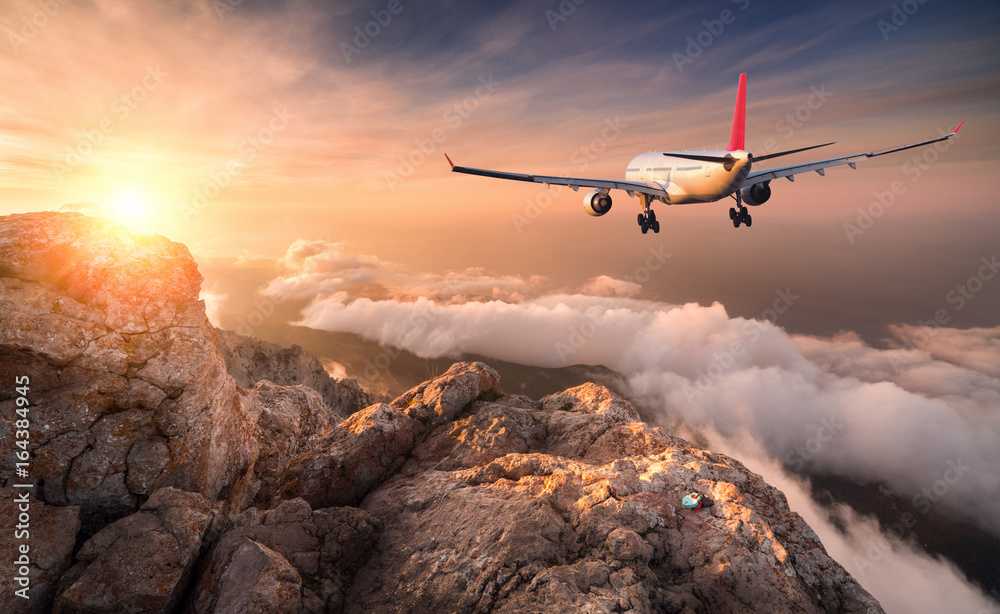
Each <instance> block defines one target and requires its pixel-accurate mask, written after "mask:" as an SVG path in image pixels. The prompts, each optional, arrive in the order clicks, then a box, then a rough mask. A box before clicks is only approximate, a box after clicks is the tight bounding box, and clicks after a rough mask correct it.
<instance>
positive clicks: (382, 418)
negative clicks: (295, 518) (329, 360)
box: [280, 363, 500, 508]
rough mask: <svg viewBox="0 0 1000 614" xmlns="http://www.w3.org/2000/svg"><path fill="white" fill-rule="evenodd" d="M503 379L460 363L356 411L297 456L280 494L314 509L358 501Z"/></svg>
mask: <svg viewBox="0 0 1000 614" xmlns="http://www.w3.org/2000/svg"><path fill="white" fill-rule="evenodd" d="M499 381H500V376H499V375H498V374H497V372H496V371H495V370H493V369H492V368H490V367H488V366H486V365H484V364H482V363H456V364H455V365H453V366H452V367H451V368H450V369H448V371H447V372H446V373H444V374H443V375H441V376H439V377H437V378H435V379H433V380H431V381H430V382H427V383H425V384H422V385H420V386H418V387H416V388H414V389H412V390H410V391H408V392H407V393H405V394H404V395H402V396H401V397H399V398H398V399H396V400H395V401H393V402H392V405H386V404H384V403H382V404H379V405H372V406H371V407H367V408H365V409H363V410H361V411H359V412H357V413H356V414H354V415H352V416H351V417H350V418H348V419H347V420H344V421H343V422H342V423H340V424H339V425H338V426H337V429H336V430H335V431H334V433H333V434H331V435H330V436H329V437H327V438H326V439H324V440H323V441H322V442H320V443H319V444H318V445H317V446H316V448H315V449H314V450H313V451H311V452H308V453H305V454H302V455H300V456H299V457H298V458H296V459H295V461H294V462H293V464H292V465H291V467H290V468H289V470H288V471H287V472H286V475H285V477H284V478H283V480H282V481H283V488H282V491H281V494H280V498H292V497H301V498H303V499H305V500H306V501H308V502H309V504H310V505H312V506H313V507H314V508H324V507H333V506H337V505H353V504H355V503H357V502H358V501H360V500H361V499H362V498H364V497H365V495H367V494H368V493H369V492H370V491H371V490H372V489H373V488H375V487H376V486H377V485H378V484H380V483H381V482H383V481H384V480H385V479H386V478H388V477H389V476H390V475H391V474H392V473H393V472H394V471H395V470H396V469H398V468H399V467H400V466H401V465H402V464H403V462H404V461H405V460H406V456H407V455H409V453H410V451H411V450H412V449H413V447H414V445H416V444H417V443H418V442H419V441H420V439H421V438H422V437H423V435H424V434H425V433H426V432H427V431H429V430H430V429H432V428H434V427H436V426H439V425H441V424H444V423H445V422H447V421H448V420H451V419H452V418H453V417H454V416H456V415H457V414H458V413H459V412H461V411H462V410H463V409H464V408H465V407H466V406H468V405H469V403H471V402H472V401H473V400H474V399H476V398H477V397H479V395H481V394H483V393H484V392H486V391H489V390H492V389H494V388H496V386H497V384H498V383H499Z"/></svg>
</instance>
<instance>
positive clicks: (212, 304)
mask: <svg viewBox="0 0 1000 614" xmlns="http://www.w3.org/2000/svg"><path fill="white" fill-rule="evenodd" d="M198 298H200V299H201V300H203V301H205V316H206V317H208V321H209V322H211V323H212V326H220V322H222V311H223V310H222V305H223V303H225V302H226V301H227V300H229V296H228V295H226V294H221V293H219V292H216V291H214V290H202V291H201V295H200V296H199V297H198Z"/></svg>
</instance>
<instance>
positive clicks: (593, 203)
mask: <svg viewBox="0 0 1000 614" xmlns="http://www.w3.org/2000/svg"><path fill="white" fill-rule="evenodd" d="M583 210H584V211H586V212H587V215H593V216H594V217H601V216H602V215H604V214H605V213H607V212H608V211H611V195H610V194H608V193H607V192H601V191H600V190H591V191H589V192H587V193H586V194H585V195H584V196H583Z"/></svg>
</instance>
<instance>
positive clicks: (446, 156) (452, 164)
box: [444, 154, 455, 168]
mask: <svg viewBox="0 0 1000 614" xmlns="http://www.w3.org/2000/svg"><path fill="white" fill-rule="evenodd" d="M444 159H445V160H447V161H448V164H450V165H451V167H452V168H455V163H454V162H452V161H451V158H449V157H448V154H444Z"/></svg>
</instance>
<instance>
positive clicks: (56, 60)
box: [0, 0, 1000, 334]
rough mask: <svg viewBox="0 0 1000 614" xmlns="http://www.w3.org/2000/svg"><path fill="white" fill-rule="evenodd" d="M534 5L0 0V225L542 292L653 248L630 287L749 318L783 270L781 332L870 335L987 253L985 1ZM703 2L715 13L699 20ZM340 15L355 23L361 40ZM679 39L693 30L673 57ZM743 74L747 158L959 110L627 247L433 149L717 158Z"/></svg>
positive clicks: (677, 214)
mask: <svg viewBox="0 0 1000 614" xmlns="http://www.w3.org/2000/svg"><path fill="white" fill-rule="evenodd" d="M543 4H544V3H543ZM543 4H538V5H536V4H532V3H516V2H513V3H512V2H506V3H491V4H490V5H488V6H487V5H469V4H461V3H458V2H437V3H420V2H409V1H404V2H402V3H401V4H400V5H399V9H398V10H399V13H398V14H396V15H394V16H392V17H391V20H390V21H389V22H388V23H386V25H384V26H381V25H380V26H378V28H373V27H372V25H371V24H369V22H372V20H373V19H374V17H373V16H372V14H371V11H376V14H377V11H380V10H383V9H385V8H386V7H383V6H381V5H378V3H372V2H335V3H319V2H306V1H290V2H282V3H264V2H251V1H249V0H247V1H245V2H236V1H235V0H226V1H222V0H220V1H219V2H210V1H207V0H206V1H193V0H190V1H173V2H121V1H111V0H91V1H79V2H77V1H72V0H70V1H66V2H59V1H58V0H52V1H51V2H49V3H48V4H46V3H45V2H37V1H33V0H25V1H21V0H15V1H8V2H5V3H4V4H3V7H2V8H0V33H2V34H3V40H2V41H0V43H2V44H0V68H2V74H3V75H4V84H5V87H4V95H3V97H2V99H0V194H2V198H0V213H13V212H19V211H27V210H39V209H57V208H60V207H63V208H66V209H74V208H75V209H79V210H82V211H84V212H88V213H95V214H103V215H106V216H108V217H111V218H113V219H116V220H118V221H121V222H123V223H125V224H126V225H128V226H129V227H130V228H133V229H134V230H137V231H141V232H155V233H162V234H166V235H167V236H169V237H170V238H172V239H174V240H177V241H181V242H184V243H186V244H187V245H189V246H190V248H191V249H192V251H193V253H194V254H195V255H196V257H197V258H198V259H199V261H200V262H203V263H207V262H208V260H209V259H212V258H236V257H238V256H242V258H244V259H249V258H256V257H263V258H265V259H270V260H272V261H273V260H275V259H277V258H279V257H281V256H282V255H283V254H285V252H286V250H287V249H288V248H289V246H290V245H292V243H293V242H295V241H296V240H299V239H305V240H322V241H327V242H331V243H340V242H343V243H344V246H343V249H344V250H345V251H347V252H350V253H358V254H370V255H374V256H377V257H378V258H380V259H382V260H385V261H391V262H394V263H405V265H406V266H408V267H411V268H413V269H416V270H422V271H430V272H435V273H438V274H445V273H446V272H448V271H463V270H465V269H468V268H470V267H471V268H480V269H482V270H484V271H486V272H488V273H489V274H491V275H496V276H519V277H520V278H522V279H528V278H530V277H531V276H533V275H540V276H544V277H545V278H547V279H549V280H550V281H551V283H552V285H553V286H554V287H557V288H562V287H566V288H574V287H578V286H579V285H580V284H582V283H585V282H586V280H588V279H591V278H594V277H596V276H599V275H607V276H610V277H612V278H615V279H623V278H625V277H628V276H630V274H632V273H634V271H635V270H636V269H637V268H638V267H641V266H642V265H643V263H644V262H645V261H646V259H647V257H648V255H649V251H648V250H649V248H650V247H653V248H655V249H660V248H662V249H663V250H665V251H666V252H668V253H670V254H671V255H672V256H671V260H670V266H669V267H664V268H663V269H662V270H661V271H659V272H658V274H657V275H655V276H653V279H651V280H649V281H648V282H647V283H645V284H644V287H643V293H644V294H643V296H644V297H646V298H652V299H658V300H666V301H671V302H685V301H699V302H701V303H704V304H708V303H711V302H712V301H714V300H722V301H723V302H724V303H725V304H726V305H727V307H729V308H730V310H731V311H732V310H735V311H736V312H740V313H745V314H747V315H754V314H758V313H760V311H761V309H763V308H765V307H766V306H767V304H768V302H769V300H770V299H769V297H771V296H772V295H773V293H774V291H775V289H777V288H779V287H785V286H786V285H788V284H792V285H794V286H795V287H796V288H800V289H802V290H804V291H807V292H808V297H810V298H807V299H804V300H806V301H808V305H809V306H808V309H805V308H804V309H802V310H800V312H799V314H798V315H796V316H794V317H790V321H789V322H788V324H789V325H791V326H792V327H793V328H796V327H797V328H801V329H803V330H817V331H825V332H832V331H835V330H837V329H840V328H846V329H851V330H859V329H862V330H865V331H867V332H869V333H872V334H874V332H873V331H875V329H876V327H877V326H881V325H885V324H888V323H893V322H903V323H915V322H916V321H918V320H921V319H923V318H925V317H926V316H927V314H928V313H933V312H934V310H935V306H936V305H937V304H939V303H942V301H943V300H944V296H945V295H946V294H947V292H948V291H949V289H950V288H951V287H953V286H954V285H955V284H957V283H959V282H961V281H962V280H963V279H964V278H966V277H968V275H969V274H972V273H974V272H975V268H976V267H975V264H976V262H978V261H979V260H980V258H981V257H983V256H989V255H990V254H991V253H992V251H991V250H995V246H996V237H997V236H998V230H1000V222H998V221H997V220H998V216H997V215H996V211H997V205H998V204H1000V202H998V201H1000V199H998V197H997V196H996V191H995V190H994V189H993V187H992V183H993V182H992V181H991V179H992V177H993V174H994V173H995V171H994V167H995V165H996V163H997V158H998V147H997V142H998V138H1000V125H998V120H997V116H996V112H995V109H996V103H997V94H998V92H1000V78H998V72H997V64H996V58H997V50H998V44H997V34H996V32H995V30H994V28H992V25H991V24H993V23H995V21H996V17H997V8H996V6H995V5H994V4H992V3H989V2H966V3H961V6H960V7H957V6H956V5H954V4H949V5H948V6H947V7H946V6H944V5H943V4H940V5H936V4H935V3H925V4H922V5H919V10H917V11H916V12H915V13H913V14H912V15H904V14H902V13H900V15H896V16H894V15H893V10H892V7H891V6H890V5H886V6H881V5H873V4H870V3H861V2H855V3H848V4H849V5H850V6H848V5H843V4H841V5H837V6H824V7H816V8H808V9H805V8H797V9H796V10H795V11H789V10H787V7H779V5H778V4H774V3H769V4H768V5H767V6H764V4H763V3H756V2H755V3H752V4H751V3H750V2H742V1H741V2H732V1H726V2H717V3H715V4H709V5H704V6H701V5H698V6H695V5H690V4H670V3H668V4H667V5H662V4H660V3H632V4H630V5H628V6H627V7H622V6H621V5H617V4H612V3H606V2H594V1H591V2H588V3H585V4H581V5H579V6H576V8H575V10H573V12H571V13H569V14H568V15H562V14H560V13H559V11H560V8H559V4H558V3H556V2H553V3H551V4H552V5H553V6H552V7H549V6H547V5H544V6H543ZM779 4H780V3H779ZM716 5H717V6H716ZM789 6H793V5H789ZM794 6H796V7H798V6H799V5H794ZM914 6H918V5H916V4H914ZM908 8H909V7H908ZM553 9H554V12H553ZM726 10H729V11H731V13H732V17H731V18H730V19H727V20H728V21H730V22H731V23H729V24H728V25H727V24H723V30H722V31H721V32H719V33H718V35H715V34H713V33H711V32H709V30H710V29H712V27H716V26H712V24H713V23H714V22H715V21H716V20H718V19H719V17H720V15H721V13H722V11H726ZM546 11H550V13H548V14H547V13H546ZM566 12H567V11H566V10H565V7H564V8H563V13H566ZM553 16H555V17H553ZM903 17H905V21H903ZM894 20H895V21H894ZM896 22H902V24H901V25H898V26H897V25H892V24H894V23H896ZM719 23H721V21H720V22H719ZM39 24H40V25H39ZM355 27H358V30H355ZM365 27H368V28H369V30H370V31H372V32H375V31H376V30H377V35H376V36H375V37H374V38H371V39H370V41H369V43H368V44H367V46H365V47H364V48H360V47H358V46H357V45H358V44H359V43H364V42H365V40H366V39H365V38H360V39H358V32H362V31H363V28H365ZM699 36H701V39H700V41H701V42H703V43H704V42H706V41H707V42H708V43H709V44H708V45H707V46H705V47H704V48H702V47H701V45H697V46H696V47H692V46H691V44H692V43H697V41H698V40H699V39H698V37H699ZM689 37H690V39H689ZM355 39H358V40H355ZM345 46H349V47H345ZM351 48H353V51H350V49H351ZM345 49H347V51H345ZM679 58H684V59H680V60H679ZM743 71H745V72H748V73H749V88H748V101H749V103H748V104H749V107H748V120H747V122H748V123H747V134H748V138H747V145H748V148H749V149H752V150H753V149H756V150H757V151H758V152H760V151H762V150H764V149H765V148H766V146H767V145H771V146H776V148H777V149H792V148H796V147H804V146H808V145H812V144H816V143H821V142H827V141H831V140H834V141H836V142H837V143H836V144H835V145H833V146H831V147H829V148H826V149H825V150H822V151H823V154H820V155H819V156H816V155H815V154H816V152H807V153H804V154H799V155H797V156H794V157H792V158H789V159H788V160H789V161H807V160H809V159H815V158H816V157H822V156H823V155H829V156H833V155H843V154H847V153H855V152H859V151H867V150H870V149H875V148H880V147H886V146H890V145H896V144H901V143H906V142H910V141H912V140H918V139H922V138H927V137H930V136H933V135H935V134H937V133H938V132H939V131H942V130H951V129H952V128H954V126H955V125H957V124H958V122H959V121H961V120H963V119H964V120H966V124H965V127H964V128H963V131H962V133H961V138H960V139H955V140H952V141H950V142H949V145H952V147H950V148H949V149H948V151H945V152H943V153H942V154H941V155H940V157H939V159H937V160H935V161H934V163H933V164H931V165H928V166H926V167H917V168H916V169H915V168H914V166H913V155H915V152H904V153H901V154H896V155H893V156H888V157H886V158H882V159H879V160H877V161H873V162H871V163H866V164H862V165H861V166H860V167H859V169H858V170H857V171H851V170H849V169H846V168H838V169H834V170H831V171H830V172H829V173H828V176H827V177H825V178H822V177H819V176H815V175H812V176H806V177H801V178H800V179H799V180H798V181H797V182H796V183H794V184H792V183H788V182H786V181H783V180H781V181H779V182H777V183H775V184H774V197H773V198H772V199H771V201H770V202H769V203H767V204H766V205H765V206H763V207H761V208H760V209H757V210H755V211H754V219H755V222H756V223H755V224H754V227H753V228H752V229H749V230H748V229H746V228H742V229H740V230H734V229H733V228H732V227H731V225H730V224H729V221H728V219H727V212H726V210H727V208H728V206H729V205H728V204H722V203H717V204H710V205H701V206H678V207H672V208H670V207H665V206H662V205H661V206H660V208H659V211H658V213H659V217H660V219H661V221H662V225H663V227H664V231H663V232H662V233H661V234H660V235H655V236H654V235H652V234H650V235H648V236H640V235H639V233H638V230H637V228H636V224H635V212H636V211H637V209H638V205H637V201H636V200H634V199H628V198H627V197H626V196H625V195H624V194H615V195H614V196H615V205H614V207H615V208H614V210H613V211H612V212H611V213H610V214H608V215H607V216H605V217H603V218H600V219H596V218H590V217H588V216H586V215H584V214H583V212H582V208H581V204H580V195H579V194H576V193H573V192H571V191H569V190H565V189H564V190H562V191H561V192H554V193H553V194H554V195H555V196H554V198H552V199H551V201H550V200H549V196H550V195H546V194H545V190H544V188H543V187H541V186H537V185H529V184H521V183H516V182H502V181H496V180H489V179H485V178H477V177H468V176H460V175H455V174H451V173H449V172H448V166H447V164H446V162H445V160H444V156H443V153H444V152H447V153H449V154H450V155H451V157H452V158H453V159H454V160H456V163H458V164H464V165H468V166H478V167H482V168H499V169H503V170H512V171H526V172H535V173H551V174H556V173H570V174H573V175H582V176H593V177H601V178H619V177H621V176H622V174H623V172H624V167H625V165H626V164H627V162H628V161H629V160H630V159H631V158H632V156H633V155H635V154H637V153H640V152H643V151H647V150H650V149H700V148H713V147H716V148H717V147H721V146H724V145H725V142H726V139H727V137H728V128H729V122H730V117H731V113H732V102H733V98H734V94H735V86H736V81H737V77H738V75H739V73H740V72H743ZM483 83H489V84H490V87H485V86H483V85H482V84H483ZM813 88H816V90H817V91H820V89H821V90H822V91H823V92H827V93H828V95H827V96H824V98H825V100H823V101H822V102H820V101H818V99H816V98H810V96H811V95H812V92H813ZM477 96H478V98H477ZM808 104H812V105H813V107H815V108H809V107H808V106H805V105H808ZM796 114H798V115H797V116H796ZM611 125H614V126H616V129H615V130H607V129H606V127H608V126H611ZM602 135H603V136H602ZM434 137H437V138H438V141H440V142H434V141H433V138H434ZM604 137H610V138H604ZM769 140H770V143H768V141H769ZM421 147H423V149H424V151H427V152H429V155H424V153H423V152H422V151H421ZM407 158H409V159H410V160H411V161H414V162H417V164H416V165H414V166H413V168H412V171H411V170H410V166H409V165H408V164H407V163H406V162H404V160H405V159H407ZM907 164H910V166H909V168H908V169H907V167H906V165H907ZM894 180H899V181H902V182H903V183H904V185H905V188H906V192H905V193H904V194H902V195H900V197H899V198H898V202H896V203H894V205H893V206H892V207H891V208H889V209H888V210H886V211H885V213H884V215H882V217H880V218H876V220H875V222H874V224H873V226H872V228H871V229H870V230H868V231H866V232H865V234H863V235H861V236H856V237H854V239H855V240H854V241H853V242H851V241H849V240H848V239H849V237H848V234H849V233H848V232H847V230H846V229H845V224H851V223H854V224H856V223H857V220H858V217H859V207H863V208H867V207H868V206H869V205H870V204H871V203H872V202H873V201H874V200H875V194H876V192H878V191H880V190H886V189H888V188H889V187H890V185H891V182H892V181H894ZM549 202H551V204H549ZM539 204H541V205H547V206H545V207H544V208H542V207H539V206H537V205H539ZM970 271H971V273H970ZM889 286H891V287H892V288H893V289H892V292H891V293H890V294H886V293H884V292H883V291H884V290H885V288H887V287H889ZM831 287H832V288H836V290H837V292H836V293H830V292H828V291H827V290H828V289H829V288H831ZM825 289H827V290H825ZM989 292H990V294H989V295H988V296H989V297H990V300H992V302H993V305H992V308H988V307H987V305H985V303H986V302H987V301H985V300H980V301H979V303H978V304H970V305H969V307H968V309H966V310H965V312H964V313H963V314H960V315H961V319H962V320H963V321H964V322H965V323H966V325H984V324H990V323H991V322H990V320H991V318H993V317H994V314H995V312H996V309H995V306H996V298H997V296H998V294H997V291H996V290H995V289H993V290H990V291H989ZM983 296H987V295H985V294H984V295H983ZM803 304H805V303H803ZM807 312H808V314H807ZM841 317H843V318H845V319H844V320H843V321H839V318H841ZM992 323H995V319H993V321H992Z"/></svg>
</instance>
